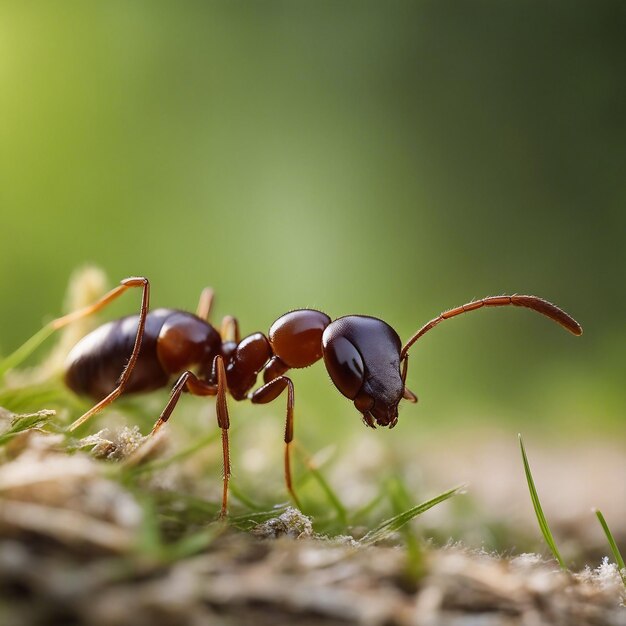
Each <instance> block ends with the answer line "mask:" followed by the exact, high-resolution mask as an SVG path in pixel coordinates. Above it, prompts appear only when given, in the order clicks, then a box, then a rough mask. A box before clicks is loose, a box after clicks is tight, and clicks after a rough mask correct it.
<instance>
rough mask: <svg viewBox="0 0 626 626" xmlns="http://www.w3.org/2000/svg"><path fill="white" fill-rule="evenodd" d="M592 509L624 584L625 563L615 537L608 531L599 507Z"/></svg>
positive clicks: (625, 579)
mask: <svg viewBox="0 0 626 626" xmlns="http://www.w3.org/2000/svg"><path fill="white" fill-rule="evenodd" d="M593 511H594V513H595V514H596V517H597V518H598V521H599V522H600V525H601V526H602V529H603V530H604V534H605V535H606V539H607V541H608V542H609V546H611V552H613V558H614V559H615V562H616V563H617V567H618V569H619V574H620V576H621V577H622V580H623V581H624V585H626V565H624V559H623V558H622V554H621V552H620V551H619V548H618V547H617V544H616V543H615V538H614V537H613V533H612V532H611V531H610V529H609V525H608V524H607V523H606V520H605V519H604V515H602V511H600V510H599V509H593Z"/></svg>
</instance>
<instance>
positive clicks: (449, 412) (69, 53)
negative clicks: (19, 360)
mask: <svg viewBox="0 0 626 626" xmlns="http://www.w3.org/2000/svg"><path fill="white" fill-rule="evenodd" d="M625 32H626V5H625V4H624V3H623V2H622V1H621V0H615V1H614V2H608V1H598V0H589V1H574V0H563V1H558V2H557V1H555V2H549V3H548V2H540V1H536V2H530V1H522V0H520V1H518V2H502V1H501V0H491V1H487V0H485V1H471V2H465V3H459V2H451V1H442V0H437V1H428V2H427V1H415V2H376V3H366V2H323V1H319V0H316V1H315V2H295V1H294V2H206V1H202V2H182V1H181V2H157V1H154V0H150V1H149V2H147V1H145V2H139V1H136V2H128V1H124V2H122V1H114V0H108V1H107V2H100V3H98V2H96V3H92V2H41V3H36V2H25V1H23V0H20V1H16V2H11V1H7V0H1V1H0V219H1V222H0V224H1V235H2V240H1V241H2V243H1V246H0V293H1V294H2V307H1V308H0V328H1V331H0V351H1V352H2V353H5V354H6V353H7V352H9V351H10V350H12V349H14V348H15V347H17V346H18V345H19V344H20V343H21V342H22V341H24V340H25V339H26V338H27V337H28V336H30V335H31V334H32V333H33V332H34V331H35V330H37V329H38V328H39V327H40V326H41V324H42V322H43V321H44V320H47V319H50V318H51V317H53V316H55V315H58V314H59V313H60V312H61V307H62V301H63V295H64V291H65V287H66V284H67V281H68V278H69V276H70V274H71V273H72V271H73V270H74V269H76V268H77V267H80V266H81V265H84V264H85V263H95V264H98V265H100V266H101V267H103V268H104V269H105V270H106V272H107V273H108V275H109V277H110V279H111V281H112V283H113V282H115V281H117V280H119V279H121V278H122V277H125V276H128V275H146V276H148V277H149V278H150V279H151V281H152V286H153V291H152V295H153V300H152V302H153V304H154V305H155V306H159V305H164V306H173V307H180V308H187V309H192V310H193V309H194V308H195V305H196V301H197V297H198V295H199V293H200V290H201V289H202V288H203V287H204V286H205V285H208V284H210V285H212V286H213V287H214V288H215V289H216V291H217V295H218V300H217V303H216V308H217V310H216V313H217V316H218V317H219V316H221V315H223V314H227V313H230V314H234V315H237V316H238V317H239V318H240V321H241V324H242V330H243V332H244V333H248V332H252V331H256V330H263V331H265V330H267V329H268V328H269V326H270V324H271V323H272V321H273V320H274V319H276V317H278V316H279V315H280V314H282V313H283V312H285V311H287V310H289V309H292V308H299V307H316V308H320V309H322V310H324V311H326V312H328V313H329V314H330V315H331V316H333V317H336V316H340V315H344V314H348V313H365V314H371V315H375V316H378V317H381V318H383V319H385V320H387V321H388V322H389V323H391V324H392V325H393V326H394V327H395V328H396V329H397V330H398V332H399V334H400V336H401V337H402V338H403V339H404V338H408V336H410V335H411V334H412V333H413V332H414V331H415V330H416V329H417V328H418V327H419V326H421V325H422V324H423V323H424V322H426V321H427V320H428V319H430V318H432V317H434V316H435V315H437V314H438V313H439V312H440V311H442V310H444V309H446V308H450V307H453V306H455V305H459V304H461V303H463V302H467V301H469V300H471V299H473V298H476V297H483V296H487V295H495V294H501V293H514V292H517V293H530V294H536V295H540V296H543V297H545V298H547V299H549V300H551V301H554V302H556V303H557V304H559V305H560V306H562V307H563V308H565V309H566V310H567V311H569V312H570V313H571V314H572V315H574V316H575V317H577V318H578V319H579V321H580V322H581V323H582V324H583V326H584V329H585V334H584V335H583V337H582V338H580V339H575V338H574V337H572V336H570V335H568V334H567V333H565V332H563V331H562V330H561V329H560V328H558V327H557V326H556V325H554V324H551V323H550V322H549V321H547V320H545V319H543V318H541V317H540V316H538V315H535V314H532V313H530V312H528V311H521V310H517V309H515V310H514V309H508V310H507V309H499V310H490V311H481V312H477V313H475V314H472V315H471V316H466V317H464V318H457V319H456V320H454V321H452V322H449V323H447V324H444V325H443V326H441V327H440V328H438V329H437V330H436V331H434V332H433V333H430V334H429V335H428V336H427V337H425V338H424V339H423V340H421V341H420V342H419V343H418V344H417V345H416V346H415V347H414V348H413V350H412V353H411V354H412V360H411V368H410V371H409V382H410V387H411V388H412V389H413V390H414V391H415V392H416V393H417V395H418V396H419V397H420V403H419V404H418V405H417V406H412V405H406V406H404V407H403V410H402V411H401V416H400V417H401V420H400V425H399V427H398V429H396V431H394V436H396V433H397V436H398V437H400V438H402V437H406V436H407V435H408V434H409V433H414V434H419V433H422V432H423V431H424V430H425V429H427V428H431V427H434V426H435V425H436V426H442V425H443V426H444V427H448V426H449V425H453V426H454V428H455V429H457V428H460V427H461V426H462V425H465V426H468V427H473V426H474V425H475V424H476V423H477V422H482V421H484V422H486V423H487V424H491V423H493V424H495V423H497V424H499V425H502V424H505V427H506V428H510V431H511V432H512V433H515V432H517V430H524V429H527V428H528V427H529V425H530V424H536V425H542V426H544V427H548V428H551V427H552V426H554V427H555V428H558V429H559V430H561V431H562V429H563V425H566V426H567V432H574V433H582V434H585V433H588V432H590V431H593V432H603V431H606V433H608V434H611V433H615V434H617V433H620V434H623V433H624V432H625V430H626V429H625V428H624V407H626V385H625V384H624V378H625V376H624V374H625V373H626V367H625V359H626V350H625V348H626V327H625V325H624V319H625V313H626V311H625V308H626V292H625V290H624V277H625V275H626V272H625V270H626V253H625V251H624V236H625V235H626V211H625V210H624V207H625V202H626V177H625V164H626V158H625V157H626V107H625V104H626V82H625V81H624V76H625V75H626V74H625V63H624V60H625V59H626V37H625V36H624V33H625ZM137 307H138V297H137V295H136V294H133V295H129V296H127V297H126V298H125V299H124V300H123V302H120V303H119V305H116V306H115V308H114V309H113V310H112V311H111V312H110V313H108V315H115V314H121V313H122V312H132V311H135V310H136V309H137ZM293 378H294V380H295V381H296V393H297V401H298V407H299V413H300V415H302V418H301V419H300V423H299V425H298V428H302V429H303V430H304V431H305V432H306V431H308V432H313V431H323V430H325V429H324V428H321V427H320V424H323V425H324V426H325V427H326V430H327V431H328V430H330V429H331V428H332V429H337V428H338V429H339V430H340V431H341V432H344V433H352V432H355V431H356V430H358V429H361V428H362V427H361V426H360V424H359V419H358V415H357V414H356V412H355V410H354V409H353V407H352V406H351V404H350V403H349V402H346V400H345V399H344V398H342V397H341V396H340V395H339V394H338V393H337V392H336V390H335V389H334V388H333V387H332V385H331V384H330V383H329V381H328V378H327V374H326V373H325V371H324V368H323V366H322V365H321V364H320V365H317V366H316V367H314V368H312V369H310V370H307V371H299V372H295V373H294V376H293ZM279 405H280V406H279ZM273 406H274V409H273V410H274V411H275V412H276V414H277V419H282V417H281V418H278V415H279V414H280V415H281V416H282V413H283V408H282V402H279V403H276V405H273ZM306 416H308V419H305V417H306ZM323 420H325V421H323ZM305 422H306V424H305ZM340 424H341V426H340ZM506 425H508V426H506ZM320 436H321V437H322V438H325V439H327V440H328V439H332V438H333V437H335V436H336V435H335V434H333V433H329V432H326V433H321V435H320Z"/></svg>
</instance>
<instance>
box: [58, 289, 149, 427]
mask: <svg viewBox="0 0 626 626" xmlns="http://www.w3.org/2000/svg"><path fill="white" fill-rule="evenodd" d="M131 287H141V288H142V294H141V311H140V313H139V323H138V324H137V335H136V336H135V344H134V345H133V351H132V352H131V354H130V357H129V359H128V363H127V364H126V367H125V368H124V371H123V372H122V375H121V376H120V379H119V382H118V384H117V387H116V388H115V389H114V390H113V391H112V392H111V393H109V395H108V396H106V397H105V398H103V399H102V400H100V402H98V403H97V404H96V405H95V406H93V407H91V409H89V411H87V412H86V413H84V414H83V415H81V416H80V417H79V418H78V419H77V420H76V421H75V422H73V423H72V424H71V425H70V427H69V431H70V432H71V431H73V430H76V429H77V428H78V427H79V426H81V425H82V424H84V423H85V422H86V421H87V420H88V419H90V418H91V417H93V416H94V415H95V414H96V413H98V412H99V411H101V410H102V409H103V408H104V407H106V406H108V405H109V404H111V402H113V401H114V400H115V399H116V398H117V397H118V396H119V395H120V394H121V393H122V391H124V387H125V386H126V383H127V382H128V380H129V378H130V375H131V374H132V373H133V368H134V367H135V363H137V359H138V357H139V350H140V349H141V340H142V339H143V331H144V328H145V326H146V317H147V315H148V309H149V307H150V282H149V281H148V279H147V278H143V277H131V278H125V279H124V280H123V281H121V283H120V285H119V286H118V287H116V288H115V289H112V290H111V291H110V292H109V293H107V294H106V295H105V296H103V297H102V298H100V300H98V302H96V303H94V304H92V305H90V306H87V307H85V308H84V309H80V310H79V311H75V312H74V313H69V314H68V315H64V316H63V317H59V318H58V319H56V320H54V322H53V324H54V325H55V329H56V328H63V326H65V325H67V324H69V323H70V322H73V321H75V320H77V319H80V318H81V317H85V316H87V315H91V314H92V313H95V312H96V311H99V310H100V309H102V308H103V307H105V306H106V305H107V304H109V303H110V302H112V301H113V300H115V298H117V297H119V296H120V295H121V294H122V293H124V292H125V291H126V290H127V289H130V288H131Z"/></svg>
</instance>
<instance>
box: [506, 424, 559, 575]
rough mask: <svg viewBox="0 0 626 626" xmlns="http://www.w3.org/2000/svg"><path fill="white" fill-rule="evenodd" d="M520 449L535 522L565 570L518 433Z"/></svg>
mask: <svg viewBox="0 0 626 626" xmlns="http://www.w3.org/2000/svg"><path fill="white" fill-rule="evenodd" d="M518 438H519V445H520V450H521V452H522V460H523V462H524V472H525V473H526V481H527V482H528V491H529V492H530V499H531V500H532V503H533V508H534V509H535V515H536V516H537V522H538V523H539V528H540V529H541V533H542V534H543V538H544V539H545V541H546V543H547V544H548V547H549V548H550V550H551V552H552V554H553V556H554V558H555V559H556V560H557V561H558V563H559V565H560V566H561V569H563V570H565V571H567V566H566V565H565V562H564V561H563V557H562V556H561V553H560V552H559V549H558V548H557V547H556V543H555V541H554V537H553V536H552V532H551V531H550V527H549V526H548V521H547V520H546V516H545V515H544V513H543V508H542V507H541V502H540V500H539V494H538V493H537V489H536V487H535V481H534V480H533V475H532V472H531V471H530V464H529V463H528V457H527V456H526V450H525V449H524V442H523V441H522V435H521V434H518Z"/></svg>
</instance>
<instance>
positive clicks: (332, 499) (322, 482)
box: [308, 464, 348, 526]
mask: <svg viewBox="0 0 626 626" xmlns="http://www.w3.org/2000/svg"><path fill="white" fill-rule="evenodd" d="M308 469H309V472H310V473H311V476H313V478H314V479H315V480H316V481H317V484H318V485H319V486H320V487H321V489H322V491H323V492H324V494H325V495H326V497H327V498H328V502H329V503H330V504H331V506H332V507H333V508H334V509H335V512H336V513H337V519H338V520H339V522H340V523H341V524H342V526H347V525H348V512H347V511H346V508H345V507H344V506H343V504H341V500H339V496H338V495H337V494H336V493H335V492H334V490H333V488H332V487H331V486H330V485H329V484H328V481H327V480H326V479H325V478H324V476H323V475H322V472H320V471H319V470H318V469H317V468H316V467H315V466H314V465H312V464H309V467H308Z"/></svg>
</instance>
